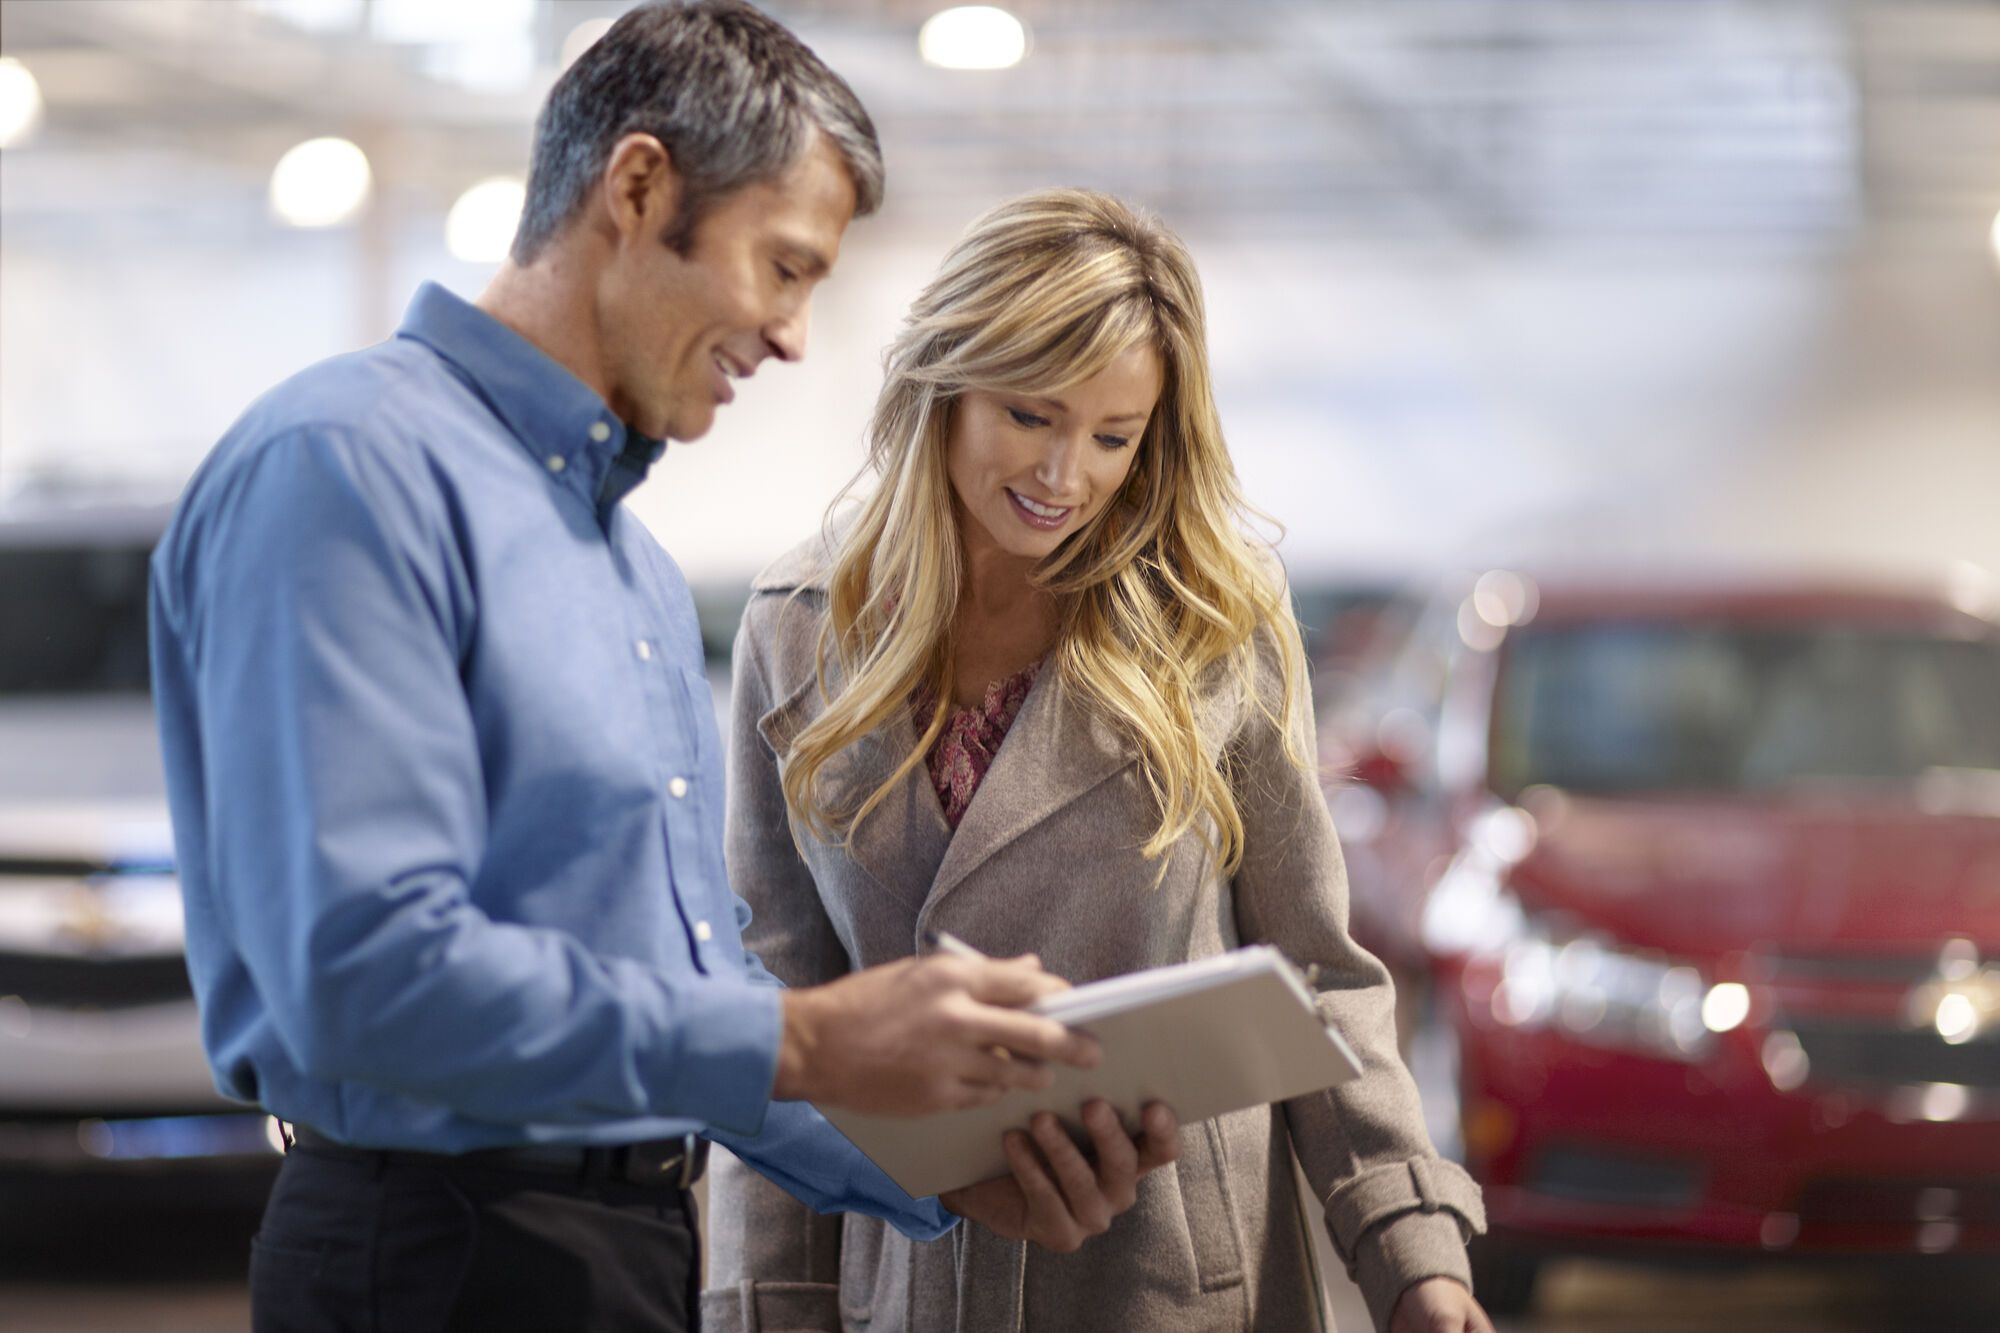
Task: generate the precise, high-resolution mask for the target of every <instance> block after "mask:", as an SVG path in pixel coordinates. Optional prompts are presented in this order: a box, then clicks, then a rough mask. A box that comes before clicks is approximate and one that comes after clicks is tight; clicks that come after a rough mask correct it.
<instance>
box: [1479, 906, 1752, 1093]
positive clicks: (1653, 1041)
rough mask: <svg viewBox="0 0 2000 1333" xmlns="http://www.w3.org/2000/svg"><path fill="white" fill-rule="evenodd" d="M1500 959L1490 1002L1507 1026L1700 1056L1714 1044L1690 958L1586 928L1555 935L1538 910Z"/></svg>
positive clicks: (1703, 990)
mask: <svg viewBox="0 0 2000 1333" xmlns="http://www.w3.org/2000/svg"><path fill="white" fill-rule="evenodd" d="M1499 964H1500V975H1499V984H1498V985H1496V986H1495V987H1494V989H1493V995H1492V998H1491V1000H1490V1001H1489V1003H1490V1005H1491V1006H1492V1012H1493V1017H1494V1019H1495V1020H1496V1021H1497V1022H1499V1023H1502V1024H1504V1025H1506V1026H1508V1027H1521V1028H1558V1029H1560V1030H1561V1031H1562V1032H1564V1033H1565V1034H1566V1035H1568V1036H1570V1037H1573V1038H1575V1039H1576V1040H1578V1041H1582V1042H1587V1043H1589V1044H1591V1045H1594V1046H1611V1047H1617V1048H1621V1049H1624V1050H1635V1051H1639V1052H1642V1053H1644V1054H1647V1055H1656V1056H1663V1057H1665V1058H1667V1059H1670V1060H1687V1061H1694V1060H1700V1059H1703V1058H1705V1057H1706V1056H1707V1055H1708V1054H1709V1051H1710V1049H1711V1048H1712V1046H1713V1033H1712V1032H1711V1030H1710V1027H1709V1024H1708V1023H1707V1022H1705V1021H1704V1020H1703V1016H1702V1011H1703V1008H1704V1002H1705V1001H1706V1000H1707V998H1708V996H1709V994H1710V991H1709V988H1708V987H1707V986H1705V985H1703V984H1702V978H1701V973H1699V972H1698V971H1696V970H1695V969H1694V968H1692V967H1689V966H1687V965H1686V964H1682V963H1673V962H1670V961H1668V960H1666V959H1664V958H1657V957H1649V956H1646V955H1643V954H1633V953H1626V952H1623V951H1621V950H1618V949H1615V948H1613V947H1611V946H1610V945H1609V944H1607V943H1605V942H1604V941H1602V940H1600V939H1597V938H1594V937H1592V936H1589V935H1578V936H1574V937H1572V938H1568V939H1561V938H1557V937H1556V936H1555V935H1554V934H1553V933H1552V932H1551V931H1550V930H1549V929H1548V927H1547V923H1545V922H1542V921H1539V920H1536V919H1533V918H1529V919H1528V920H1527V921H1526V923H1525V928H1524V929H1523V931H1522V933H1521V935H1520V936H1519V937H1518V938H1516V939H1514V940H1512V941H1511V942H1509V943H1508V944H1507V945H1506V946H1505V947H1504V948H1503V949H1502V950H1501V952H1500V956H1499ZM1708 1007H1709V1008H1710V1009H1711V1010H1715V1009H1718V1008H1724V1007H1726V1006H1715V1005H1711V1006H1708ZM1723 1016H1725V1017H1726V1016H1727V1015H1726V1014H1725V1015H1723ZM1741 1021H1742V1018H1741V1016H1740V1015H1739V1016H1737V1017H1736V1018H1735V1020H1734V1022H1732V1023H1731V1024H1730V1026H1734V1025H1735V1022H1741Z"/></svg>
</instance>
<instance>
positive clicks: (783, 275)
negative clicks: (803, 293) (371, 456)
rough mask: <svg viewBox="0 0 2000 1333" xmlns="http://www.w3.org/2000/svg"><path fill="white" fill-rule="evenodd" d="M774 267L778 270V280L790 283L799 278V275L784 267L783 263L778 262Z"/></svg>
mask: <svg viewBox="0 0 2000 1333" xmlns="http://www.w3.org/2000/svg"><path fill="white" fill-rule="evenodd" d="M775 267H776V268H777V270H778V281H779V282H782V283H787V284H790V283H794V282H797V281H798V280H799V275H798V274H796V273H794V272H792V271H791V270H790V269H788V268H786V267H785V266H784V265H783V264H778V265H776V266H775Z"/></svg>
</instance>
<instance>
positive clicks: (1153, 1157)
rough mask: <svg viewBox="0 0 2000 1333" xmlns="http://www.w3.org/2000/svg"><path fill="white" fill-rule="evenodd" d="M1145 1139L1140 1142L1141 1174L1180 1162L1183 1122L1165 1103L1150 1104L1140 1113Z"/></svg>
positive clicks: (1140, 1123) (1140, 1122)
mask: <svg viewBox="0 0 2000 1333" xmlns="http://www.w3.org/2000/svg"><path fill="white" fill-rule="evenodd" d="M1139 1125H1140V1128H1141V1130H1142V1132H1143V1134H1144V1137H1143V1138H1141V1139H1140V1140H1139V1147H1138V1152H1139V1174H1140V1175H1144V1174H1145V1173H1146V1172H1148V1171H1152V1170H1155V1169H1157V1168H1159V1167H1162V1166H1165V1165H1166V1164H1167V1163H1169V1162H1173V1161H1178V1160H1179V1158H1180V1155H1181V1122H1180V1117H1179V1116H1177V1115H1175V1114H1174V1110H1173V1108H1172V1107H1171V1106H1168V1105H1167V1104H1166V1103H1165V1102H1148V1103H1146V1108H1145V1110H1143V1111H1141V1112H1140V1113H1139Z"/></svg>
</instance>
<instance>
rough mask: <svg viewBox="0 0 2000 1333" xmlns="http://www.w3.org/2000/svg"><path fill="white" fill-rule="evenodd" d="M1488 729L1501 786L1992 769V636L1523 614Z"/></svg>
mask: <svg viewBox="0 0 2000 1333" xmlns="http://www.w3.org/2000/svg"><path fill="white" fill-rule="evenodd" d="M1492 741H1493V752H1492V776H1493V786H1494V788H1495V790H1496V791H1498V792H1500V793H1502V794H1503V795H1513V794H1517V793H1519V792H1520V791H1522V790H1523V789H1525V788H1527V787H1531V786H1535V785H1537V784H1544V783H1545V784H1548V785H1550V786H1556V787H1562V788H1567V789H1569V790H1572V791H1579V792H1595V793H1626V792H1655V791H1705V792H1706V791H1739V792H1741V791H1778V790H1782V789H1785V788H1788V787H1795V786H1800V785H1808V784H1821V783H1841V782H1871V783H1873V782H1896V783H1900V782H1907V781H1911V780H1914V779H1918V778H1921V777H1923V776H1925V775H1926V774H1928V773H1932V772H1935V771H1937V770H1987V771H2000V641H1996V640H1993V639H1965V640H1961V639H1949V638H1943V637H1938V636H1934V635H1923V634H1919V633H1909V632H1894V631H1883V630H1876V629H1867V628H1857V627H1854V626H1848V625H1809V626H1786V627H1770V628H1764V627H1749V626H1744V625H1741V624H1687V623H1673V624H1667V623H1657V622H1654V623H1637V622H1635V623H1621V624H1592V625H1551V626H1547V627H1534V626H1530V627H1529V628H1527V629H1524V630H1521V631H1518V632H1517V633H1516V634H1515V635H1514V636H1512V637H1511V638H1510V640H1509V642H1508V646H1507V650H1506V659H1505V662H1504V664H1503V666H1502V670H1501V674H1500V680H1499V694H1498V698H1497V700H1496V711H1495V716H1494V726H1493V736H1492Z"/></svg>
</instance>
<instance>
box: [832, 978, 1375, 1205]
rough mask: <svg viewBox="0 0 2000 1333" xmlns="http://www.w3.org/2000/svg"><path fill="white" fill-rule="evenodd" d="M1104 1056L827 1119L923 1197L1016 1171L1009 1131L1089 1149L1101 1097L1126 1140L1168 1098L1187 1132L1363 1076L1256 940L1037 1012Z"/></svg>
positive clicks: (1302, 989) (1309, 998)
mask: <svg viewBox="0 0 2000 1333" xmlns="http://www.w3.org/2000/svg"><path fill="white" fill-rule="evenodd" d="M1030 1008H1031V1011H1032V1012H1034V1013H1038V1014H1042V1015H1044V1016H1046V1017H1049V1018H1053V1019H1055V1020H1056V1021H1057V1022H1060V1023H1062V1024H1063V1025H1065V1026H1066V1027H1073V1028H1082V1029H1084V1030H1085V1031H1088V1032H1089V1033H1090V1034H1091V1035H1093V1036H1095V1037H1096V1038H1097V1040H1098V1042H1099V1043H1100V1044H1101V1045H1102V1046H1103V1048H1104V1061H1103V1063H1102V1064H1100V1065H1099V1066H1098V1067H1097V1068H1095V1069H1076V1068H1072V1067H1070V1066H1067V1065H1056V1066H1054V1067H1053V1068H1054V1070H1055V1081H1054V1083H1053V1084H1052V1085H1051V1086H1050V1087H1049V1088H1048V1089H1047V1090H1045V1091H1042V1092H1030V1091H1027V1090H1016V1091H1013V1092H1010V1093H1008V1094H1007V1095H1006V1096H1004V1097H1002V1098H1001V1099H1000V1100H998V1101H996V1102H993V1103H992V1104H990V1105H987V1106H978V1107H971V1108H968V1109H966V1110H963V1111H945V1112H940V1113H939V1114H937V1115H931V1116H922V1117H916V1118H911V1117H905V1116H880V1115H868V1114H864V1113H862V1112H858V1111H850V1110H846V1109H844V1108H841V1107H827V1106H822V1107H820V1108H819V1111H820V1113H821V1114H822V1115H824V1116H825V1117H826V1118H827V1120H829V1121H830V1122H832V1124H833V1126H834V1128H836V1129H838V1130H839V1131H840V1132H841V1133H842V1134H845V1135H846V1136H847V1137H848V1139H849V1140H851V1141H852V1142H853V1144H854V1146H855V1147H857V1148H859V1149H860V1150H861V1151H862V1152H863V1153H865V1154H866V1155H867V1156H868V1158H869V1159H870V1160H871V1161H873V1162H874V1163H875V1164H876V1165H877V1166H879V1167H881V1168H882V1170H883V1171H884V1172H886V1173H887V1174H888V1176H889V1178H890V1179H891V1180H894V1181H895V1182H896V1184H897V1185H899V1186H901V1187H902V1188H903V1189H904V1190H905V1191H907V1192H908V1193H909V1194H911V1195H912V1196H914V1197H916V1198H923V1197H925V1196H927V1195H932V1194H940V1193H943V1192H944V1191H946V1190H953V1189H957V1188H959V1187H960V1186H963V1185H971V1184H976V1183H978V1182H979V1181H982V1180H991V1179H993V1178H994V1177H996V1176H1004V1175H1008V1174H1010V1172H1009V1168H1008V1166H1007V1155H1006V1151H1005V1149H1003V1148H1002V1147H1001V1144H1000V1138H1001V1135H1002V1134H1004V1133H1005V1132H1006V1131H1008V1130H1010V1129H1023V1130H1024V1129H1026V1128H1027V1126H1028V1121H1029V1119H1030V1118H1031V1117H1032V1116H1034V1115H1035V1114H1037V1113H1038V1112H1041V1111H1052V1112H1054V1113H1055V1114H1056V1115H1057V1116H1058V1117H1059V1118H1060V1119H1061V1120H1062V1121H1063V1123H1064V1125H1065V1126H1066V1127H1067V1128H1068V1130H1069V1132H1070V1135H1071V1137H1072V1138H1075V1139H1076V1140H1077V1141H1078V1142H1079V1143H1088V1142H1089V1135H1088V1133H1087V1132H1086V1131H1085V1130H1084V1128H1083V1125H1082V1122H1081V1121H1080V1120H1079V1119H1078V1112H1079V1111H1080V1110H1081V1109H1082V1107H1083V1104H1084V1103H1085V1102H1087V1101H1090V1100H1092V1099H1093V1098H1100V1097H1101V1098H1103V1099H1104V1100H1105V1101H1108V1102H1110V1103H1111V1105H1112V1106H1114V1107H1116V1108H1117V1110H1118V1115H1119V1118H1120V1119H1121V1120H1122V1121H1123V1122H1124V1125H1125V1128H1126V1130H1127V1131H1128V1132H1130V1133H1133V1134H1135V1135H1136V1134H1137V1133H1138V1131H1139V1111H1140V1108H1142V1107H1143V1106H1144V1105H1145V1104H1146V1103H1148V1102H1153V1101H1162V1102H1165V1103H1167V1105H1169V1106H1171V1107H1172V1108H1173V1109H1174V1113H1175V1114H1176V1115H1177V1116H1179V1117H1180V1121H1181V1123H1182V1124H1183V1125H1191V1124H1195V1123H1197V1122H1199V1121H1202V1120H1207V1119H1210V1118H1212V1117H1214V1116H1218V1115H1223V1114H1225V1113H1227V1112H1230V1111H1238V1110H1242V1109H1243V1108H1244V1107H1248V1106H1263V1105H1266V1104H1268V1103H1271V1102H1279V1101H1284V1100H1285V1099H1286V1098H1289V1097H1299V1096H1303V1095H1305V1094H1306V1093H1309V1092H1318V1091H1320V1090H1321V1089H1323V1088H1330V1087H1334V1086H1337V1085H1339V1084H1342V1083H1345V1082H1347V1081H1348V1080H1349V1079H1352V1078H1356V1077H1358V1076H1359V1075H1360V1073H1361V1061H1360V1060H1358V1059H1357V1058H1356V1057H1355V1055H1354V1052H1353V1050H1352V1049H1351V1048H1350V1047H1349V1046H1348V1044H1347V1043H1346V1042H1345V1041H1344V1040H1342V1039H1341V1036H1340V1034H1339V1033H1337V1032H1335V1031H1333V1030H1332V1029H1330V1028H1328V1027H1326V1026H1325V1025H1324V1024H1323V1023H1321V1021H1320V1017H1319V1011H1318V1009H1317V1007H1316V1006H1315V1005H1314V1003H1313V994H1312V991H1311V989H1310V988H1308V986H1307V985H1306V982H1305V979H1304V978H1303V977H1301V976H1300V975H1299V973H1298V970H1297V969H1296V968H1294V967H1293V966H1292V965H1291V964H1290V963H1289V962H1287V961H1285V958H1284V956H1283V955H1282V954H1280V953H1279V952H1278V951H1277V950H1276V949H1274V948H1272V947H1270V946H1269V945H1255V946H1252V947H1249V948H1244V949H1236V950H1233V951H1231V952H1229V953H1225V954H1219V955H1217V956H1215V957H1213V958H1204V959H1199V960H1197V961H1195V962H1192V963H1180V964H1176V965H1173V966H1170V967H1159V968H1151V969H1148V970H1147V971H1144V972H1133V973H1129V974H1127V975H1125V976H1119V977H1109V978H1106V979H1105V980H1103V981H1095V982H1091V983H1089V984H1088V985H1083V986H1078V987H1075V988H1074V989H1072V990H1067V991H1064V992H1062V993H1061V994H1059V995H1052V996H1050V997H1048V998H1047V999H1045V1000H1041V1001H1038V1002H1036V1003H1035V1004H1034V1005H1032V1006H1030Z"/></svg>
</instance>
